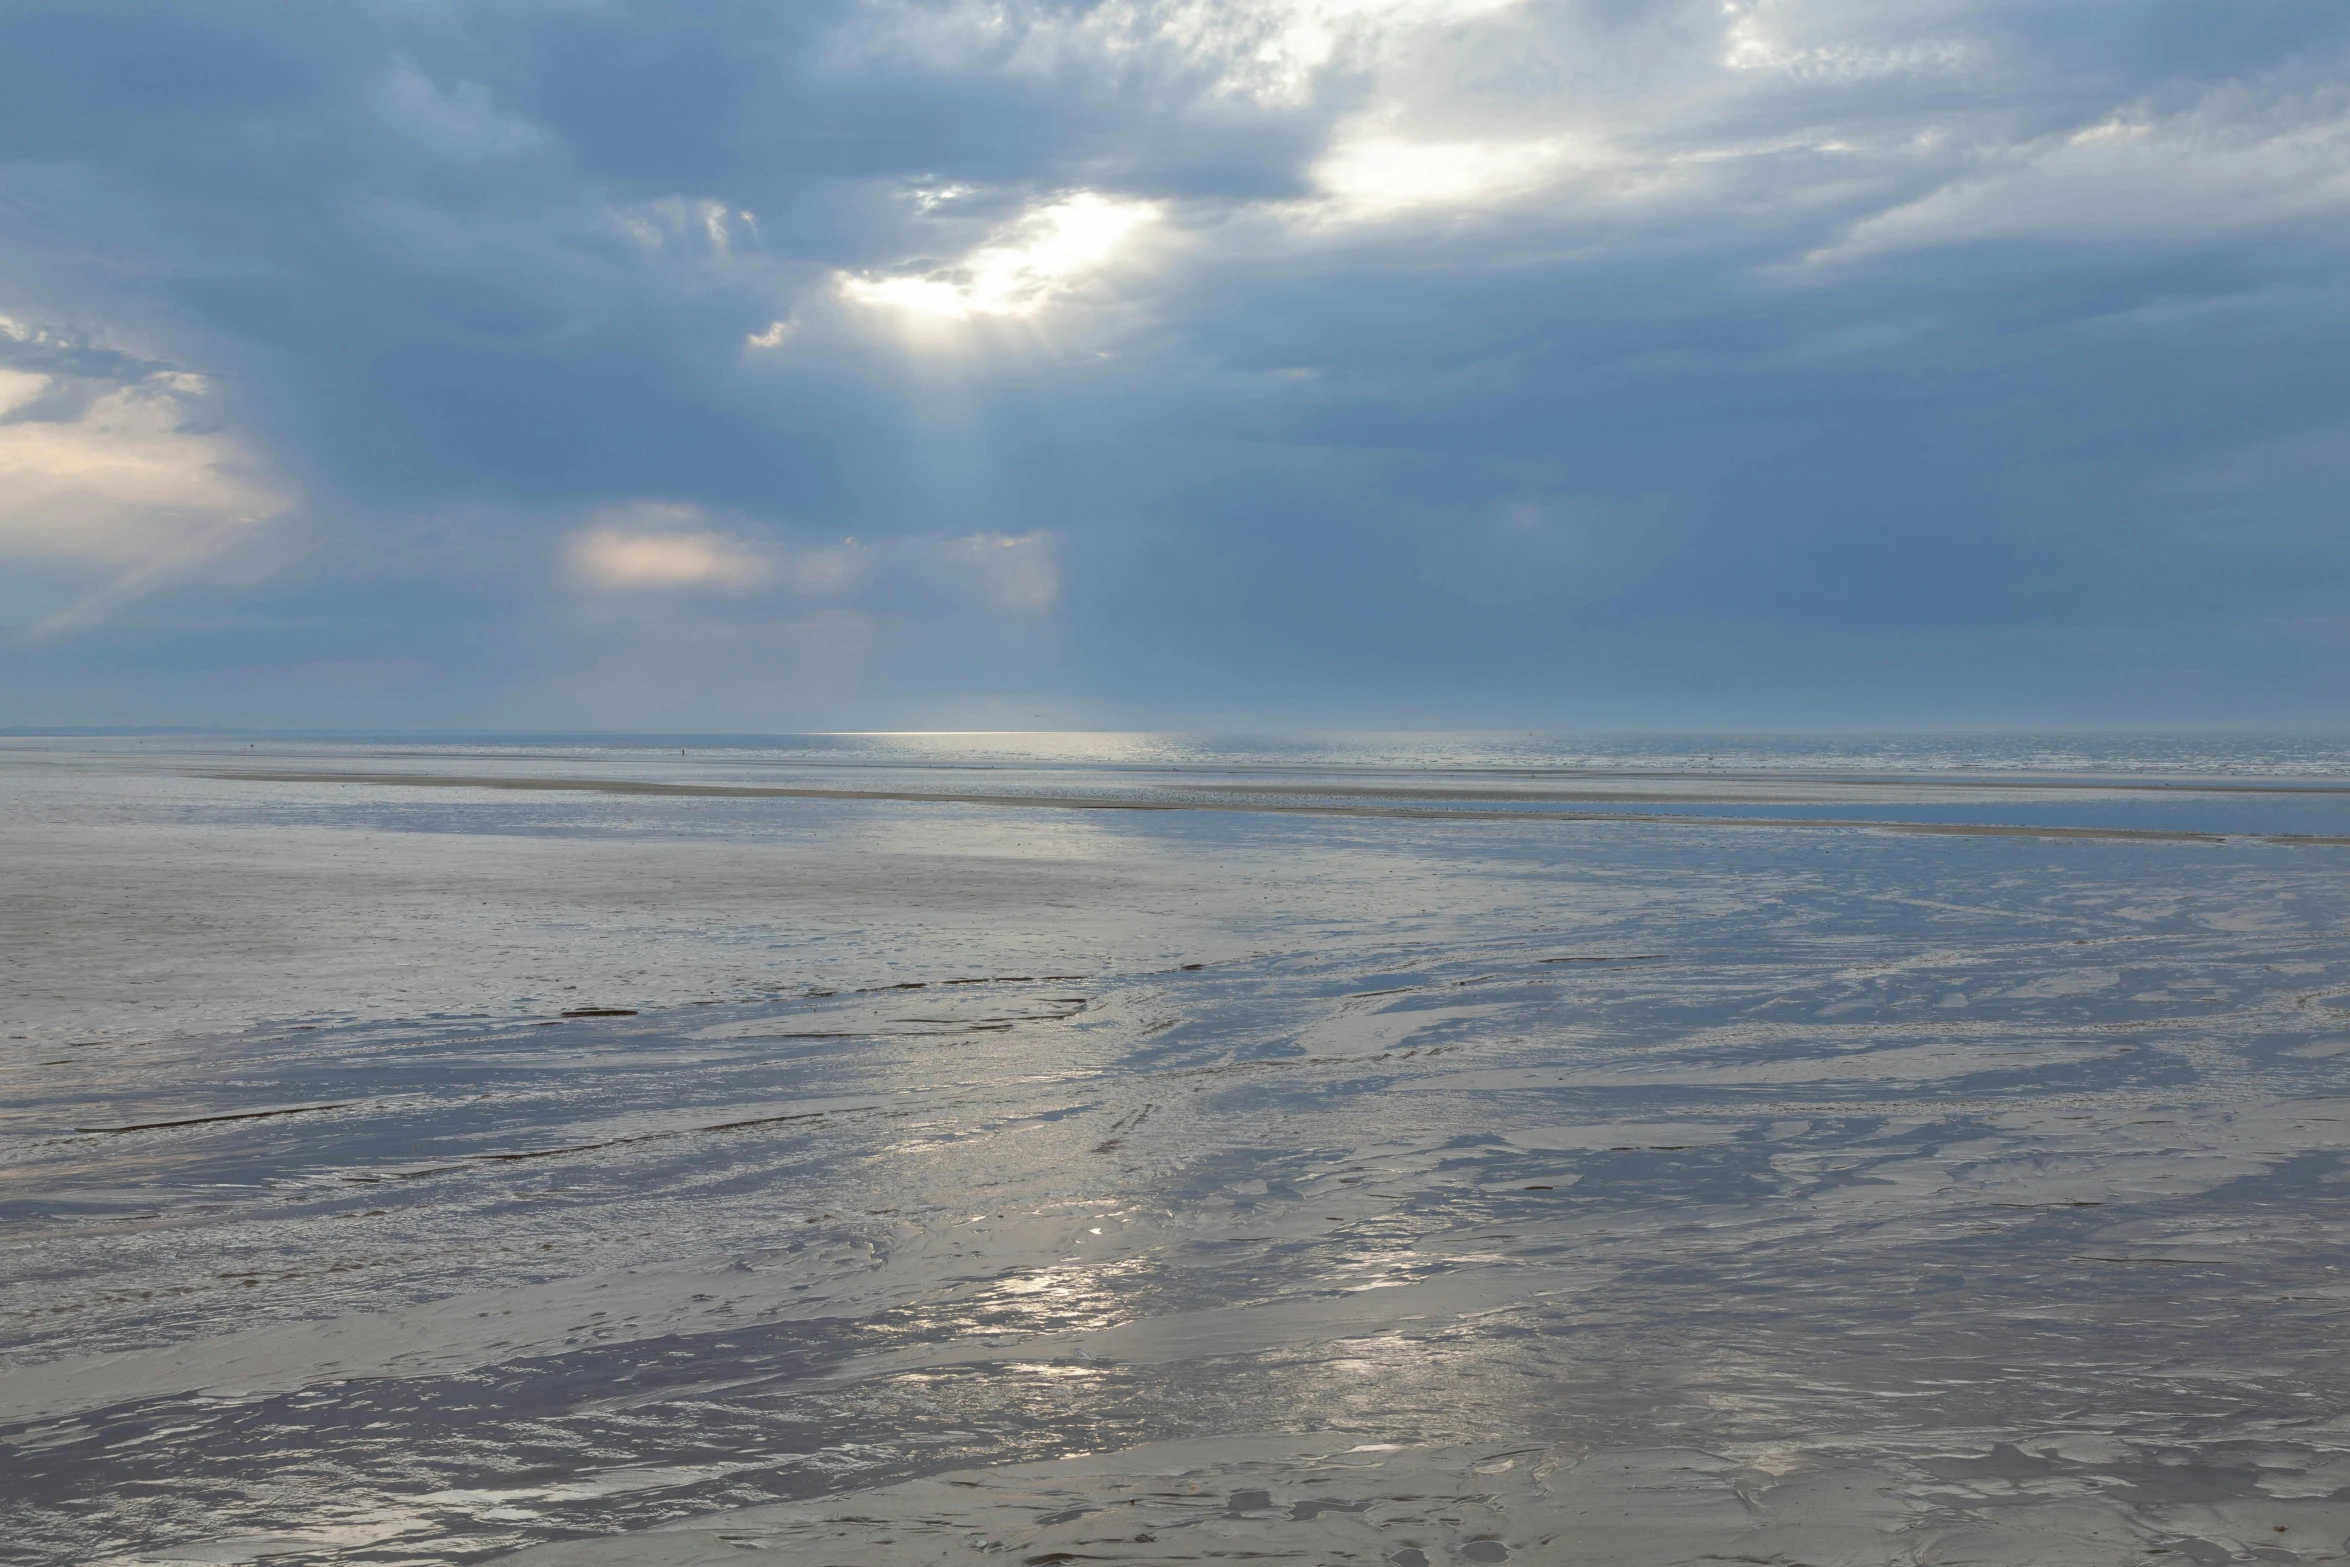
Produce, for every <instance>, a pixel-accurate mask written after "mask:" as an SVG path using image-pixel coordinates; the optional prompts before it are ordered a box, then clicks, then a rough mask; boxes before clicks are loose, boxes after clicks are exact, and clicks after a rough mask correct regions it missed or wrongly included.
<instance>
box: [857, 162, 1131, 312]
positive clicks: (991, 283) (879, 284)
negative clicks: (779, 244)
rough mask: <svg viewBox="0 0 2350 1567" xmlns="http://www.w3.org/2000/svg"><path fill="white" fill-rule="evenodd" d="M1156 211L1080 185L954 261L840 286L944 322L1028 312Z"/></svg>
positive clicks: (865, 299) (860, 297)
mask: <svg viewBox="0 0 2350 1567" xmlns="http://www.w3.org/2000/svg"><path fill="white" fill-rule="evenodd" d="M1158 211H1159V209H1158V207H1157V205H1156V204H1154V203H1152V202H1147V201H1122V200H1118V199H1115V198H1112V197H1107V196H1103V195H1100V194H1099V193H1097V192H1094V191H1089V190H1081V191H1077V192H1075V193H1073V194H1071V195H1067V196H1063V197H1060V198H1059V199H1057V200H1054V201H1051V202H1048V203H1046V204H1044V205H1042V206H1039V207H1036V208H1034V209H1033V210H1031V211H1028V212H1025V213H1023V214H1021V215H1020V216H1019V217H1018V218H1016V219H1014V220H1013V221H1012V222H1011V223H1009V224H1006V225H1005V226H1004V227H1003V228H1002V229H1000V230H998V231H997V233H996V234H995V235H994V236H992V237H991V238H990V239H989V241H988V242H987V243H986V244H984V245H982V246H980V247H979V248H978V249H976V250H974V251H972V252H971V253H970V254H969V255H968V256H965V257H964V258H963V259H961V260H960V261H957V262H953V263H950V264H948V265H946V266H940V267H932V268H929V269H927V270H925V271H922V272H900V273H887V272H884V273H879V274H875V275H868V276H846V275H844V276H843V277H842V278H841V281H840V288H841V292H842V293H843V294H844V295H845V296H847V297H848V298H849V299H851V300H854V301H855V302H856V303H858V304H860V305H870V306H874V307H877V308H882V309H889V310H897V311H904V312H907V313H909V314H913V315H918V316H934V317H938V318H941V319H944V320H952V321H960V320H965V319H968V318H970V317H972V316H1030V315H1034V314H1036V313H1037V311H1039V310H1041V309H1043V308H1044V307H1045V306H1046V305H1047V304H1049V303H1051V302H1052V301H1053V300H1055V299H1057V298H1059V297H1061V296H1063V295H1066V294H1069V293H1072V292H1075V291H1076V290H1077V289H1079V288H1081V287H1082V286H1083V285H1084V283H1085V282H1086V280H1087V279H1088V277H1089V276H1090V275H1091V274H1092V273H1093V272H1095V270H1096V269H1098V268H1099V267H1100V266H1101V265H1102V263H1103V262H1105V261H1107V260H1108V259H1109V257H1110V256H1111V254H1112V253H1113V252H1115V251H1116V250H1118V249H1119V248H1120V247H1121V246H1122V245H1124V244H1125V243H1126V242H1127V241H1128V240H1129V239H1130V238H1131V237H1132V236H1133V234H1134V232H1135V231H1136V230H1137V229H1139V228H1141V227H1142V226H1144V225H1145V224H1147V223H1150V222H1151V221H1152V220H1153V219H1155V218H1156V217H1157V216H1158Z"/></svg>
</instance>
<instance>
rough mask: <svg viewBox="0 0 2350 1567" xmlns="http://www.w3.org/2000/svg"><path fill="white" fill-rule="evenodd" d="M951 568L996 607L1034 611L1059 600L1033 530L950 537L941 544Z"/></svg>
mask: <svg viewBox="0 0 2350 1567" xmlns="http://www.w3.org/2000/svg"><path fill="white" fill-rule="evenodd" d="M940 554H941V556H942V558H943V559H944V561H945V562H946V565H947V569H948V571H949V572H950V573H952V574H954V575H958V576H964V575H967V576H968V579H969V580H970V581H972V582H974V583H976V584H977V586H978V588H979V591H980V594H981V596H982V597H984V598H985V600H986V601H987V603H988V604H990V605H991V606H993V607H994V608H996V609H999V610H1003V611H1006V612H1009V613H1012V614H1022V615H1035V614H1041V613H1043V612H1044V611H1046V610H1049V609H1051V608H1053V607H1054V606H1055V605H1056V604H1058V603H1059V602H1060V599H1061V575H1060V573H1059V572H1058V571H1057V570H1055V569H1054V566H1053V559H1052V555H1051V553H1050V552H1049V550H1048V549H1047V548H1046V545H1045V541H1044V540H1043V539H1042V538H1040V537H1038V536H1037V535H1035V534H1027V535H1024V536H1022V537H1019V538H1007V537H1003V536H1001V535H994V536H980V537H975V538H967V539H951V540H946V541H944V542H943V543H942V544H941V546H940Z"/></svg>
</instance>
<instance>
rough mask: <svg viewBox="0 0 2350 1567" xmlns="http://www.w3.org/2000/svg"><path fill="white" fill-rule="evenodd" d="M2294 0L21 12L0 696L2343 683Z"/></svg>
mask: <svg viewBox="0 0 2350 1567" xmlns="http://www.w3.org/2000/svg"><path fill="white" fill-rule="evenodd" d="M2346 258H2350V6H2345V5H2343V4H2342V3H2341V0H2224V3H2223V0H1160V3H1150V0H1092V3H1087V0H789V3H769V0H763V3H750V0H659V3H651V0H643V3H640V0H501V3H468V0H378V3H366V0H354V3H349V4H335V5H324V6H322V5H315V4H303V3H293V0H285V3H273V4H251V3H245V0H203V3H195V0H188V3H182V4H113V3H108V0H58V3H47V0H10V3H8V4H6V5H5V6H0V724H11V723H12V724H19V725H32V724H61V723H62V724H116V723H121V724H138V723H193V724H239V725H249V724H259V725H282V726H328V725H332V726H350V727H364V726H377V725H404V726H432V725H479V726H498V727H575V726H592V727H608V728H659V729H694V730H713V729H731V730H746V729H750V730H756V729H779V728H793V727H844V726H846V727H894V726H925V727H927V726H981V727H1004V726H1011V727H1020V726H1029V725H1037V724H1044V725H1070V726H1090V725H1131V726H1232V725H1308V726H1321V727H1443V728H1463V727H1518V728H1538V727H1542V728H1547V727H1567V726H1577V725H1589V726H1609V727H1654V726H1669V725H1691V724H1695V725H1706V724H1725V723H1735V724H1743V725H1757V724H1762V725H1767V724H1793V725H1817V724H1917V725H1927V724H1934V725H1940V724H1984V723H1993V724H1996V723H2056V724H2077V723H2108V724H2161V723H2168V722H2178V723H2190V722H2191V723H2251V722H2258V723H2275V722H2343V721H2350V678H2346V675H2345V671H2346V670H2350V597H2346V594H2350V514H2346V512H2350V500H2346V497H2350V266H2346V265H2345V261H2346Z"/></svg>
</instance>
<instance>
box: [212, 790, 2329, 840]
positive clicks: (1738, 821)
mask: <svg viewBox="0 0 2350 1567" xmlns="http://www.w3.org/2000/svg"><path fill="white" fill-rule="evenodd" d="M191 776H194V777H198V778H212V779H218V780H221V781H223V782H228V783H318V784H388V785H391V786H394V787H405V788H417V789H518V790H528V791H540V792H553V793H569V794H617V795H665V796H673V797H683V798H689V799H725V800H875V801H887V802H891V803H898V804H912V805H991V806H1013V807H1027V808H1031V809H1041V810H1061V811H1246V812H1252V813H1256V814H1260V815H1281V816H1356V817H1377V818H1390V819H1401V820H1411V821H1441V822H1462V821H1467V822H1480V821H1482V822H1529V821H1545V822H1631V823H1634V824H1640V825H1649V826H1661V827H1809V828H1847V829H1866V830H1868V831H1871V832H1903V833H1924V834H1929V835H1933V836H1938V837H1949V838H2091V839H2112V840H2124V841H2134V842H2143V843H2210V844H2219V843H2227V842H2230V841H2237V842H2252V843H2273V844H2281V845H2286V846H2290V847H2296V848H2300V847H2311V848H2350V836H2329V835H2321V834H2316V833H2230V832H2188V831H2183V830H2174V829H2169V828H2159V827H2031V826H2020V825H2013V824H2007V823H1985V822H1904V821H1891V820H1868V819H1830V818H1825V817H1802V816H1682V815H1674V814H1667V813H1664V812H1635V811H1546V810H1518V811H1474V810H1460V809H1447V808H1442V807H1437V808H1430V807H1426V806H1409V805H1385V806H1381V805H1321V804H1312V803H1306V802H1299V801H1269V800H1259V801H1250V800H1246V799H1231V798H1227V797H1223V796H1217V797H1215V798H1213V799H1202V800H1116V799H1090V798H1086V797H1084V796H1079V795H1042V794H978V793H971V792H966V791H956V792H951V793H950V792H946V791H938V792H927V791H917V790H904V789H789V788H775V787H769V786H765V785H760V784H683V783H653V782H648V781H644V780H640V779H630V778H493V777H481V776H463V775H457V774H447V773H346V772H302V773H297V772H260V771H238V772H192V773H191Z"/></svg>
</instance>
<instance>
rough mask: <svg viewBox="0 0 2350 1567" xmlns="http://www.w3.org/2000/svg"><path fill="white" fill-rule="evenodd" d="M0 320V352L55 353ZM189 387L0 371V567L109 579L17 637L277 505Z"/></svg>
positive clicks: (97, 610) (173, 379)
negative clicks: (62, 568) (74, 569)
mask: <svg viewBox="0 0 2350 1567" xmlns="http://www.w3.org/2000/svg"><path fill="white" fill-rule="evenodd" d="M63 346H64V345H62V344H60V343H59V342H58V340H57V339H55V338H53V337H51V336H50V335H49V334H48V333H46V332H43V331H41V330H39V329H37V328H34V327H31V326H28V325H25V324H23V323H21V322H17V321H12V320H9V319H8V318H6V317H0V347H13V348H16V349H20V350H32V351H38V350H41V349H44V348H61V347H63ZM205 391H206V387H205V382H204V380H203V378H202V377H201V376H196V375H190V374H187V373H185V372H182V371H177V370H160V369H159V370H152V371H150V372H148V373H146V374H144V375H141V376H138V377H137V378H136V379H132V380H128V381H122V380H119V379H116V380H113V381H100V382H98V383H97V384H95V385H93V384H92V383H91V381H90V380H89V379H88V378H86V377H77V376H73V375H67V374H62V373H59V374H52V373H46V372H44V371H41V370H27V369H23V368H14V369H10V368H0V559H9V558H15V559H19V560H45V561H54V562H60V563H64V564H67V565H76V566H84V567H94V568H98V569H100V570H103V571H106V572H109V573H111V576H110V578H109V580H108V581H107V582H106V583H105V584H104V585H103V586H102V587H100V588H99V589H98V590H97V591H96V592H94V593H92V594H91V595H90V596H88V597H86V598H84V599H82V600H81V601H80V602H78V603H76V604H73V605H70V606H68V607H66V608H65V609H62V610H60V611H58V612H57V613H56V614H53V615H51V616H50V617H48V619H46V620H44V621H42V622H41V623H40V624H39V625H37V626H35V627H34V628H33V629H32V631H31V633H30V635H33V636H35V637H39V636H44V635H49V634H54V633H56V632H60V631H64V630H68V629H70V628H72V627H74V626H76V625H80V624H83V623H85V622H87V621H89V620H91V619H94V618H96V617H97V616H98V615H100V614H102V613H103V612H105V611H106V610H107V609H109V608H111V607H112V606H114V605H115V604H118V603H120V602H122V601H123V600H125V599H127V598H129V597H131V596H132V595H134V594H136V593H138V592H142V591H144V590H145V589H147V588H149V587H152V586H153V585H155V584H156V583H158V582H161V581H163V580H164V579H166V578H168V577H170V576H172V575H175V574H177V573H179V572H181V571H184V570H185V569H187V568H189V567H191V566H194V565H196V564H198V563H200V562H202V561H204V560H207V559H209V558H211V557H213V556H215V555H218V554H220V553H221V552H222V551H224V550H226V549H228V548H230V547H231V546H233V545H235V544H236V543H238V542H239V541H241V540H242V539H244V538H246V537H248V536H249V535H250V534H252V533H253V532H254V530H256V529H258V528H259V527H260V526H261V525H262V524H263V523H266V522H267V521H269V520H270V519H271V518H273V517H275V516H277V515H279V514H280V513H282V512H283V511H285V509H286V508H287V506H288V505H289V504H290V502H289V500H288V499H287V497H286V496H284V495H283V494H281V493H279V492H278V490H277V489H276V488H275V487H274V486H273V485H271V484H270V483H269V482H268V481H267V480H266V479H265V478H264V477H263V476H262V475H261V473H260V472H259V470H258V468H257V466H256V464H255V463H254V461H253V459H252V457H251V456H250V455H249V454H248V453H247V452H246V451H245V450H244V448H243V447H242V446H241V445H240V444H239V443H238V442H237V440H236V439H235V438H234V437H233V436H231V435H228V434H226V433H224V432H221V431H218V430H208V429H204V428H202V427H201V426H200V425H198V424H196V423H195V422H194V421H195V420H196V419H197V417H198V415H199V413H200V411H201V407H202V404H203V401H204V396H205Z"/></svg>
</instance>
